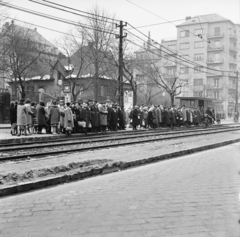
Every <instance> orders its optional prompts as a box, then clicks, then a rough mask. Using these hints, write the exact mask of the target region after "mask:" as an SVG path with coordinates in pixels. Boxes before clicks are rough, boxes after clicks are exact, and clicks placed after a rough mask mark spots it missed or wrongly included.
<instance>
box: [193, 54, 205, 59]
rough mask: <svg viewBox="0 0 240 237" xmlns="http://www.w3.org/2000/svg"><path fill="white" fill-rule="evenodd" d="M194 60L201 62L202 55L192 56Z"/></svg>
mask: <svg viewBox="0 0 240 237" xmlns="http://www.w3.org/2000/svg"><path fill="white" fill-rule="evenodd" d="M194 60H195V61H203V53H200V54H195V55H194Z"/></svg>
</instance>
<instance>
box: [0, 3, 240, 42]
mask: <svg viewBox="0 0 240 237" xmlns="http://www.w3.org/2000/svg"><path fill="white" fill-rule="evenodd" d="M4 1H6V0H3V2H4ZM40 1H41V0H40ZM50 1H52V2H55V3H58V4H62V5H65V6H69V7H72V8H76V9H79V10H84V11H89V10H91V9H92V8H93V6H96V4H97V5H98V6H99V7H100V8H102V9H105V10H106V11H107V12H108V13H109V14H111V15H115V18H116V19H119V20H123V21H126V22H129V23H130V24H132V25H133V26H135V27H138V26H144V25H150V24H156V23H160V22H165V20H163V18H164V19H166V20H169V21H173V20H181V19H185V17H186V16H192V17H193V16H196V15H205V14H211V13H217V14H219V15H221V16H223V17H225V18H228V19H230V20H231V21H233V22H234V23H238V24H239V23H240V0H129V1H130V2H132V3H134V4H137V5H139V6H141V7H142V8H145V9H146V10H148V11H150V12H152V13H154V14H155V15H153V14H150V13H149V12H147V11H145V10H143V9H141V8H139V7H137V6H135V5H134V4H132V3H130V2H129V1H128V0H50ZM8 2H10V3H11V4H14V5H17V6H21V7H24V8H27V9H31V10H35V11H39V12H42V13H46V14H49V15H53V16H57V17H61V18H65V19H68V20H73V21H78V20H79V17H76V16H74V15H72V14H67V13H63V12H61V11H58V10H53V9H51V8H48V7H45V6H41V5H39V4H36V3H33V2H30V1H28V0H8ZM8 14H9V15H10V16H11V17H13V18H17V19H19V20H22V21H26V22H29V23H32V24H37V25H41V26H44V27H48V28H52V29H56V30H59V31H63V32H67V31H68V29H69V27H70V26H69V25H67V24H64V23H59V22H56V21H53V20H49V19H45V18H42V17H38V16H34V15H31V14H28V13H24V12H20V11H17V10H12V9H10V10H9V12H8ZM156 15H157V16H156ZM82 19H83V18H82ZM181 22H182V21H179V22H175V23H174V24H180V23H181ZM139 30H141V31H142V32H143V33H145V34H148V32H149V31H151V37H152V39H154V40H155V41H158V42H160V41H161V39H163V38H174V37H176V27H175V25H173V24H169V23H168V24H161V25H157V26H152V27H144V28H139ZM38 31H39V32H40V33H41V34H42V35H43V36H44V37H45V38H46V39H48V40H50V41H53V40H54V39H58V38H59V37H62V35H61V34H58V33H55V32H51V31H49V30H43V29H41V28H39V27H38ZM132 32H133V33H135V32H134V31H132Z"/></svg>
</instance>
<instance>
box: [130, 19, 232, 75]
mask: <svg viewBox="0 0 240 237" xmlns="http://www.w3.org/2000/svg"><path fill="white" fill-rule="evenodd" d="M128 24H129V23H128ZM129 25H130V26H132V25H131V24H129ZM132 27H133V26H132ZM133 28H135V27H133ZM135 30H136V31H138V32H139V33H141V34H142V35H143V36H145V37H146V38H148V36H147V35H146V34H144V33H142V32H141V31H139V30H138V29H136V28H135ZM128 32H129V31H128ZM129 33H130V34H132V35H134V34H133V33H132V32H129ZM135 36H136V35H135ZM136 37H138V36H136ZM138 38H139V39H141V38H140V37H138ZM141 40H143V39H141ZM143 41H144V40H143ZM151 41H152V42H154V43H155V44H158V45H159V46H161V47H162V48H164V49H166V50H168V51H170V52H171V56H172V54H176V52H174V51H172V50H170V49H169V48H167V47H165V46H163V45H162V44H160V43H158V42H156V41H153V40H151ZM144 42H145V41H144ZM151 45H152V46H153V47H156V46H155V45H153V44H151ZM164 52H165V53H167V52H166V51H164ZM167 54H168V53H167ZM169 55H170V54H169ZM176 55H178V54H176ZM179 56H180V57H182V56H181V55H178V57H179ZM183 56H184V55H183ZM172 57H175V58H176V59H179V58H178V57H176V56H172ZM180 60H182V59H181V58H180ZM185 61H189V63H191V64H194V65H196V66H199V67H204V68H206V69H209V70H214V71H222V72H231V71H223V70H218V69H214V68H210V67H207V66H205V65H201V64H198V63H195V62H193V61H191V60H189V59H185Z"/></svg>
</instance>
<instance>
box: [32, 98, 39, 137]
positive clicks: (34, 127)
mask: <svg viewBox="0 0 240 237" xmlns="http://www.w3.org/2000/svg"><path fill="white" fill-rule="evenodd" d="M31 111H32V112H33V115H32V131H33V133H37V131H38V120H37V109H36V103H35V102H32V103H31Z"/></svg>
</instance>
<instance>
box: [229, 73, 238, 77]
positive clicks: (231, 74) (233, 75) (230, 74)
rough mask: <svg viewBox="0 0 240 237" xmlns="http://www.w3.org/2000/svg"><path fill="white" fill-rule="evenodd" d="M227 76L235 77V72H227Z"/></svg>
mask: <svg viewBox="0 0 240 237" xmlns="http://www.w3.org/2000/svg"><path fill="white" fill-rule="evenodd" d="M228 76H229V77H237V73H236V72H228Z"/></svg>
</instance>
